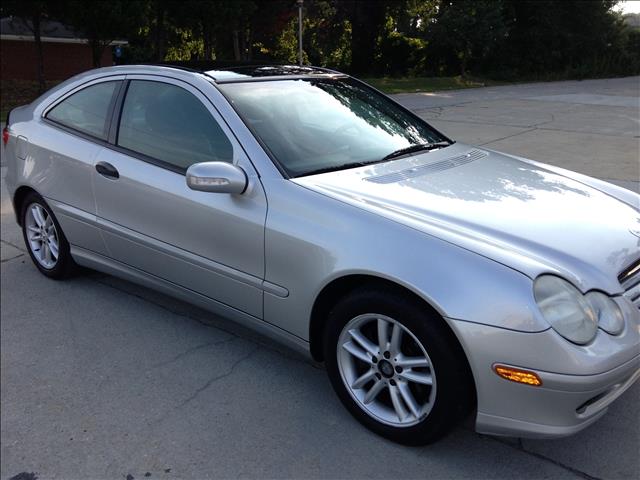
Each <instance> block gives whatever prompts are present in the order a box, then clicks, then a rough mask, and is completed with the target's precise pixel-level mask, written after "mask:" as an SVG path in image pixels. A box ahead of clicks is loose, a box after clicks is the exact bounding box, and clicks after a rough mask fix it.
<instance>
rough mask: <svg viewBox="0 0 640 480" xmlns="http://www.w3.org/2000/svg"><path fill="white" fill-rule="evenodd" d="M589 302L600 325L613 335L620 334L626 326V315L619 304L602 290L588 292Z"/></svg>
mask: <svg viewBox="0 0 640 480" xmlns="http://www.w3.org/2000/svg"><path fill="white" fill-rule="evenodd" d="M585 298H586V299H587V302H589V304H590V305H591V308H592V309H593V311H594V312H595V314H596V318H597V319H598V326H599V327H600V328H601V329H603V330H604V331H605V332H607V333H610V334H611V335H619V334H620V333H622V329H623V328H624V316H623V315H622V311H621V310H620V307H618V304H617V303H616V302H614V301H613V299H611V298H610V297H608V296H606V295H605V294H604V293H601V292H590V293H587V295H586V297H585Z"/></svg>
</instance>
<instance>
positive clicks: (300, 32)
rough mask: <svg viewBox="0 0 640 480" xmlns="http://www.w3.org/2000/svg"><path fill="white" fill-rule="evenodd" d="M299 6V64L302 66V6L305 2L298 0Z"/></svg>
mask: <svg viewBox="0 0 640 480" xmlns="http://www.w3.org/2000/svg"><path fill="white" fill-rule="evenodd" d="M296 3H297V4H298V64H299V65H300V66H302V4H303V3H304V0H297V1H296Z"/></svg>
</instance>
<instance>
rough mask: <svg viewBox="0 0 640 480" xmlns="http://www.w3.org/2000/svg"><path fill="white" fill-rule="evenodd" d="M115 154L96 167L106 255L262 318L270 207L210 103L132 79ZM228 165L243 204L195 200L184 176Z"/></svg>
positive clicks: (191, 91)
mask: <svg viewBox="0 0 640 480" xmlns="http://www.w3.org/2000/svg"><path fill="white" fill-rule="evenodd" d="M116 113H117V114H118V115H119V123H118V126H117V127H118V128H117V132H112V140H113V142H114V143H115V146H113V147H112V148H107V149H104V150H103V151H102V152H100V154H99V155H98V156H97V157H96V159H95V167H96V170H95V173H94V191H95V198H96V214H97V217H98V223H99V224H100V226H101V228H102V231H103V236H104V239H105V243H106V245H107V248H108V250H109V255H110V256H111V257H112V258H114V259H115V260H117V261H119V262H122V263H124V264H126V265H129V266H131V267H134V268H136V269H139V270H142V271H144V272H146V273H148V274H151V275H154V276H157V277H160V278H162V279H165V280H168V281H170V282H172V283H174V284H177V285H180V286H182V287H185V288H187V289H189V290H191V291H193V292H197V293H199V294H202V295H205V296H207V297H209V298H212V299H215V300H217V301H219V302H222V303H224V304H225V305H228V306H231V307H234V308H236V309H239V310H241V311H243V312H246V313H249V314H251V315H253V316H256V317H259V318H261V317H262V288H261V286H262V280H263V278H264V224H265V217H266V213H267V203H266V197H265V194H264V191H263V189H262V185H261V183H260V181H259V179H258V176H257V172H256V171H255V170H254V169H253V166H252V165H251V163H250V161H249V160H248V158H247V157H246V155H245V153H244V151H243V150H242V148H241V147H240V145H239V144H238V143H237V141H236V139H235V138H234V136H233V135H232V134H231V132H230V131H229V129H228V127H227V126H226V124H225V123H224V121H223V120H222V118H221V117H220V115H219V114H218V112H217V111H216V110H215V108H214V107H213V105H212V104H211V103H210V101H209V100H208V99H207V98H206V97H205V96H204V95H203V94H202V93H201V92H200V91H198V90H197V89H196V88H194V87H193V86H191V85H189V84H187V83H184V82H182V81H179V80H174V79H169V78H166V77H154V76H148V75H136V76H128V77H127V82H126V86H125V88H124V92H123V101H122V102H121V104H120V107H119V111H116ZM204 161H226V162H231V163H234V164H236V165H238V166H240V167H241V168H242V169H243V170H244V171H245V172H246V174H247V177H248V179H249V185H250V186H249V188H248V189H247V191H246V192H245V193H243V194H242V195H230V194H223V193H208V192H199V191H194V190H191V189H189V188H188V187H187V184H186V181H185V171H186V169H187V168H188V167H189V166H190V165H192V164H194V163H199V162H204Z"/></svg>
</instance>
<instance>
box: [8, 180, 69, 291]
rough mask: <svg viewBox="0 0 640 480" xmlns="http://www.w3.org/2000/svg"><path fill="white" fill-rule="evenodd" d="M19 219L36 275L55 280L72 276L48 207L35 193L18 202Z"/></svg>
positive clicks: (61, 234) (64, 244) (61, 236)
mask: <svg viewBox="0 0 640 480" xmlns="http://www.w3.org/2000/svg"><path fill="white" fill-rule="evenodd" d="M36 212H38V213H36ZM20 219H21V220H22V237H23V239H24V243H25V246H26V247H27V252H29V256H30V257H31V260H32V261H33V263H34V265H35V266H36V268H37V269H38V270H40V273H42V274H43V275H45V276H47V277H49V278H53V279H56V280H60V279H64V278H67V277H69V276H70V275H72V274H73V273H74V272H75V269H76V268H75V267H76V264H75V262H74V261H73V258H71V253H70V249H69V242H67V238H66V237H65V235H64V232H63V231H62V228H61V227H60V224H59V223H58V220H57V219H56V217H55V215H54V214H53V212H52V211H51V209H50V208H49V205H47V202H45V201H44V199H43V198H42V197H41V196H40V195H38V194H37V193H36V192H31V193H29V194H27V196H26V197H25V199H24V201H23V202H22V211H21V213H20ZM45 231H46V232H47V234H46V235H44V234H43V232H45ZM43 238H46V240H44V241H43V240H42V239H43ZM47 251H48V254H47Z"/></svg>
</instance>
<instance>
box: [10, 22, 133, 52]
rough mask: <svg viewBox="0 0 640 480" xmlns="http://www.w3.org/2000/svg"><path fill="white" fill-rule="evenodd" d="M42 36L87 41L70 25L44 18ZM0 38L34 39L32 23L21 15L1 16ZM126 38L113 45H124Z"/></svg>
mask: <svg viewBox="0 0 640 480" xmlns="http://www.w3.org/2000/svg"><path fill="white" fill-rule="evenodd" d="M40 36H41V40H42V41H43V42H58V43H87V42H88V40H87V39H86V38H82V37H81V36H78V34H77V33H76V32H75V31H74V30H73V29H72V28H71V27H69V26H68V25H65V24H63V23H62V22H59V21H57V20H49V19H43V20H42V22H41V24H40ZM0 39H2V40H22V41H33V40H34V36H33V30H32V24H31V22H30V21H28V20H24V19H22V18H20V17H13V16H9V17H3V18H0ZM126 43H127V42H126V41H125V40H114V41H113V42H111V44H112V45H124V44H126Z"/></svg>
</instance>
